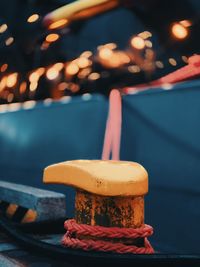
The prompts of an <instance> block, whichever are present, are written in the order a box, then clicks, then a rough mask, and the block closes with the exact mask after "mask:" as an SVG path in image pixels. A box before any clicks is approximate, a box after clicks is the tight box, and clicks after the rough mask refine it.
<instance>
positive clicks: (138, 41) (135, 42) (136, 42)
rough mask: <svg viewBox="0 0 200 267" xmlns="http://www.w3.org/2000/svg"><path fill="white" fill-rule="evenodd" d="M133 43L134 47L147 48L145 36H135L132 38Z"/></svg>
mask: <svg viewBox="0 0 200 267" xmlns="http://www.w3.org/2000/svg"><path fill="white" fill-rule="evenodd" d="M131 45H132V47H134V48H136V49H138V50H141V49H144V48H145V41H144V39H143V38H141V37H139V36H135V37H133V38H132V40H131Z"/></svg>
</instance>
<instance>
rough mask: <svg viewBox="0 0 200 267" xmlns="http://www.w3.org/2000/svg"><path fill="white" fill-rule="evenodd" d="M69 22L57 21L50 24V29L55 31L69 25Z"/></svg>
mask: <svg viewBox="0 0 200 267" xmlns="http://www.w3.org/2000/svg"><path fill="white" fill-rule="evenodd" d="M67 22H68V20H67V19H60V20H58V21H55V22H53V23H52V24H50V25H49V29H50V30H53V29H58V28H61V27H63V26H65V25H66V24H67Z"/></svg>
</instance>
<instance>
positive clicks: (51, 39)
mask: <svg viewBox="0 0 200 267" xmlns="http://www.w3.org/2000/svg"><path fill="white" fill-rule="evenodd" d="M59 37H60V36H59V35H58V34H57V33H50V34H48V35H47V37H46V41H47V42H48V43H53V42H55V41H57V40H58V39H59Z"/></svg>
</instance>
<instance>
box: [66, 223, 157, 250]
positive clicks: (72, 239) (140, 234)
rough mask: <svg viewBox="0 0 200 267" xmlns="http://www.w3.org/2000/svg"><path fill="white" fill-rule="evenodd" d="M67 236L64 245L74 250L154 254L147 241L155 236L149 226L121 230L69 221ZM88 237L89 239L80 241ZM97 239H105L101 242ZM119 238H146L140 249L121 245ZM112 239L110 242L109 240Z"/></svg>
mask: <svg viewBox="0 0 200 267" xmlns="http://www.w3.org/2000/svg"><path fill="white" fill-rule="evenodd" d="M65 229H66V230H67V232H66V234H65V235H64V237H63V240H62V243H63V245H64V246H66V247H70V248H73V249H82V250H85V251H91V250H94V251H103V252H116V253H120V254H124V253H134V254H153V253H154V249H153V248H152V246H151V244H150V243H149V241H148V240H147V237H148V236H151V235H152V234H153V228H152V227H151V226H149V225H146V224H145V225H143V226H142V227H140V228H136V229H134V228H119V227H103V226H90V225H86V224H78V223H76V221H75V220H67V221H66V222H65ZM77 235H80V236H81V237H84V236H85V237H87V239H82V238H81V239H79V238H77ZM95 238H104V239H106V240H100V239H95ZM119 238H128V239H133V240H134V239H136V238H144V246H143V247H138V246H135V245H125V244H123V243H120V241H119V240H118V239H119ZM108 239H110V241H109V240H108Z"/></svg>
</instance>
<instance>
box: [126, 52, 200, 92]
mask: <svg viewBox="0 0 200 267" xmlns="http://www.w3.org/2000/svg"><path fill="white" fill-rule="evenodd" d="M199 76H200V55H194V56H191V57H190V58H189V59H188V65H187V66H184V67H182V68H180V69H178V70H176V71H174V72H172V73H170V74H167V75H165V76H164V77H162V78H160V79H158V80H155V81H152V82H150V83H149V84H139V85H137V86H135V87H132V88H131V87H127V88H124V90H123V92H124V93H125V94H128V93H130V92H134V91H136V92H137V91H139V90H146V89H148V88H152V87H156V86H161V85H162V84H166V83H167V84H174V83H177V82H182V81H186V80H191V79H194V78H196V77H199Z"/></svg>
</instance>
